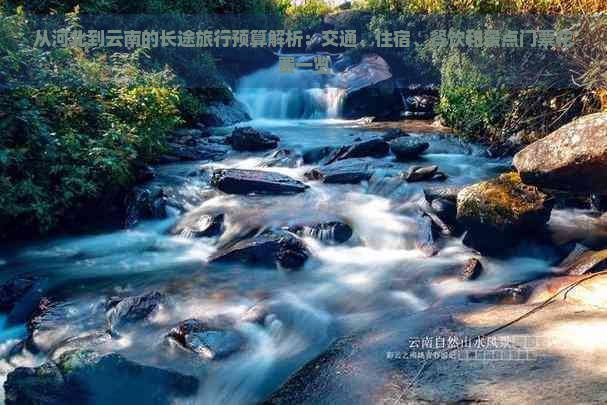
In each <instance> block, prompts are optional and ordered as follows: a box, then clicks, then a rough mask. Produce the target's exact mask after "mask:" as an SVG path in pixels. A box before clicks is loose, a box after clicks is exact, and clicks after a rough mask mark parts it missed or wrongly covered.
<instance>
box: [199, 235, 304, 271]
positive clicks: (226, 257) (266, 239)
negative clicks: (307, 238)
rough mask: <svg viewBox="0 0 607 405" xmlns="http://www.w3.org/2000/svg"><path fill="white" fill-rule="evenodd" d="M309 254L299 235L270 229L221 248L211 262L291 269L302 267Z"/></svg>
mask: <svg viewBox="0 0 607 405" xmlns="http://www.w3.org/2000/svg"><path fill="white" fill-rule="evenodd" d="M309 256H310V252H309V251H308V249H307V247H306V245H305V244H304V243H303V242H302V241H301V239H299V238H298V237H297V236H295V235H293V234H292V233H290V232H286V231H276V232H271V231H269V232H265V233H263V234H261V235H258V236H255V237H253V238H251V239H245V240H243V241H240V242H238V243H236V244H234V245H232V246H228V247H225V248H222V249H220V250H219V251H217V252H216V253H214V254H213V255H212V256H211V257H210V258H209V262H220V263H221V262H227V263H233V262H241V263H246V264H251V265H264V266H276V265H279V266H280V267H281V268H284V269H289V270H291V269H298V268H300V267H302V266H303V265H304V263H305V261H306V260H307V259H308V257H309Z"/></svg>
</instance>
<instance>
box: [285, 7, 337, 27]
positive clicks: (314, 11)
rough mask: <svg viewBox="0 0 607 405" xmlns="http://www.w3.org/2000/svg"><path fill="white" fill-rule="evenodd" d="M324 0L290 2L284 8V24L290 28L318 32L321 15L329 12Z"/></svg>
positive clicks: (320, 24) (329, 9)
mask: <svg viewBox="0 0 607 405" xmlns="http://www.w3.org/2000/svg"><path fill="white" fill-rule="evenodd" d="M331 10H332V9H331V7H330V6H329V5H328V4H327V2H326V1H324V0H303V1H302V2H301V3H300V4H295V3H291V4H290V5H289V6H288V7H287V8H286V10H285V13H286V14H287V18H286V25H287V27H288V28H289V29H291V30H303V31H311V32H320V28H321V26H322V20H323V15H325V14H328V13H329V12H331Z"/></svg>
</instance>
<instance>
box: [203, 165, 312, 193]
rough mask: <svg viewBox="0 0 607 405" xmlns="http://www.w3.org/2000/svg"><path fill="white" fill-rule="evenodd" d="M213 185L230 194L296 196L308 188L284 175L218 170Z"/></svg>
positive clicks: (252, 171)
mask: <svg viewBox="0 0 607 405" xmlns="http://www.w3.org/2000/svg"><path fill="white" fill-rule="evenodd" d="M211 184H212V185H213V186H215V187H217V188H218V189H219V190H221V191H223V192H224V193H228V194H250V193H256V194H274V195H280V194H296V193H302V192H304V191H306V189H307V188H308V186H307V185H305V184H304V183H302V182H300V181H298V180H295V179H292V178H291V177H289V176H285V175H284V174H280V173H274V172H267V171H261V170H245V169H220V170H216V171H215V172H214V173H213V178H212V179H211Z"/></svg>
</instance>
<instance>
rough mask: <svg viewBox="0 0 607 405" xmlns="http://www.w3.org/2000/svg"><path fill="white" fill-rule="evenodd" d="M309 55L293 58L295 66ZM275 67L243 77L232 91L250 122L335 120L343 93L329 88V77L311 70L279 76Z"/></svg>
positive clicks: (307, 59) (298, 70)
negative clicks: (274, 119) (246, 108)
mask: <svg viewBox="0 0 607 405" xmlns="http://www.w3.org/2000/svg"><path fill="white" fill-rule="evenodd" d="M311 57H312V55H299V56H296V62H297V61H298V60H301V59H302V58H306V61H309V60H310V59H311ZM279 72H280V69H279V66H278V63H277V64H276V65H274V66H272V67H270V68H267V69H262V70H258V71H256V72H254V73H252V74H250V75H248V76H245V77H243V78H242V79H241V80H240V81H239V83H238V85H237V87H236V98H237V99H238V100H240V101H242V102H243V103H244V104H245V105H246V106H247V107H248V109H249V112H250V113H251V115H252V116H253V118H278V119H319V118H337V117H339V116H340V113H341V105H342V102H343V99H344V96H345V90H344V89H341V88H337V87H335V86H331V78H332V77H333V73H330V74H315V73H314V71H313V70H312V69H298V68H295V69H294V73H292V74H291V73H279Z"/></svg>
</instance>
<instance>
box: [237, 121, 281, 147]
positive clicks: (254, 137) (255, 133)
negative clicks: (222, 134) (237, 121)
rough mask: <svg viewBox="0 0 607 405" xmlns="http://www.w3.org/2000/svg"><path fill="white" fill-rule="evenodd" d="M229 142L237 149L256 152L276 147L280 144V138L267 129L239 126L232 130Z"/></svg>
mask: <svg viewBox="0 0 607 405" xmlns="http://www.w3.org/2000/svg"><path fill="white" fill-rule="evenodd" d="M228 142H229V143H230V145H232V148H234V149H236V150H239V151H252V152H255V151H261V150H268V149H274V148H275V147H277V146H278V142H280V138H279V137H277V136H276V135H273V134H271V133H269V132H267V131H261V130H258V129H255V128H252V127H239V128H236V129H234V131H232V135H231V136H230V137H229V139H228Z"/></svg>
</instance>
